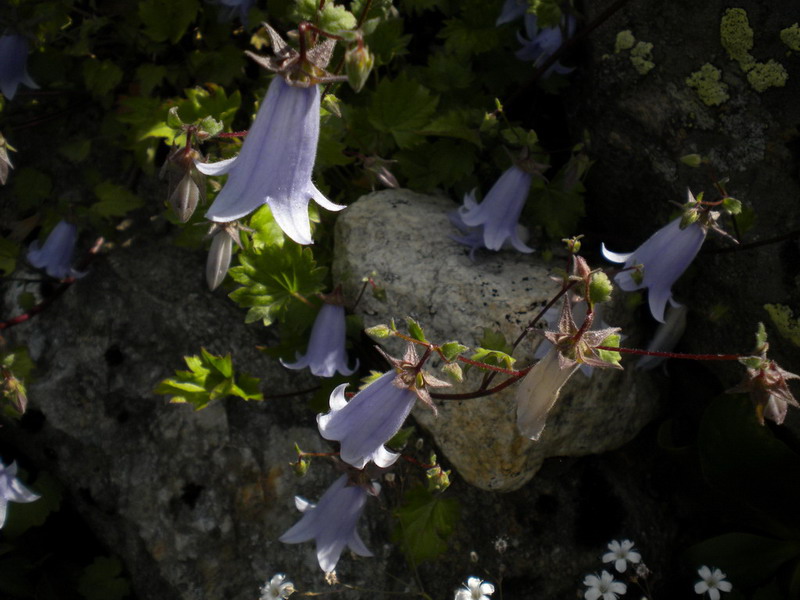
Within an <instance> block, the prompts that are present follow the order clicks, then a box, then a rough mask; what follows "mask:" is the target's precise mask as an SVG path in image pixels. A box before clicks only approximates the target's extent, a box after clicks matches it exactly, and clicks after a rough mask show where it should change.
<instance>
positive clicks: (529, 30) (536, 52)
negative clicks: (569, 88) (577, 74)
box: [516, 13, 575, 77]
mask: <svg viewBox="0 0 800 600" xmlns="http://www.w3.org/2000/svg"><path fill="white" fill-rule="evenodd" d="M524 23H525V33H526V34H527V36H528V37H524V36H522V35H521V34H517V39H518V40H519V43H520V44H522V48H520V49H519V50H517V53H516V57H517V58H518V59H520V60H529V61H532V62H533V64H534V66H537V67H538V66H539V65H541V64H542V63H544V62H545V61H546V60H547V59H548V58H550V57H551V56H552V55H553V54H555V52H556V51H557V50H558V49H559V48H560V47H561V45H562V44H563V43H564V40H565V39H569V38H570V37H572V36H573V35H574V34H575V17H573V16H571V15H564V17H563V18H562V19H561V25H560V26H559V27H543V28H541V29H540V28H539V24H538V20H537V18H536V15H535V14H533V13H526V14H525V18H524ZM572 70H573V69H572V68H570V67H565V66H564V65H562V64H561V63H559V62H556V63H554V64H553V66H551V67H550V68H549V69H547V71H546V72H545V74H544V76H545V77H547V76H549V75H550V74H551V73H553V71H555V72H556V73H559V74H561V75H566V74H567V73H570V72H572Z"/></svg>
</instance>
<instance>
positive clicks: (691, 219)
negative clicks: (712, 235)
mask: <svg viewBox="0 0 800 600" xmlns="http://www.w3.org/2000/svg"><path fill="white" fill-rule="evenodd" d="M699 218H700V214H699V213H698V212H697V211H696V210H694V209H689V210H687V211H684V213H683V215H681V224H680V228H681V229H686V228H687V227H688V226H689V225H691V224H692V223H695V222H697V220H698V219H699Z"/></svg>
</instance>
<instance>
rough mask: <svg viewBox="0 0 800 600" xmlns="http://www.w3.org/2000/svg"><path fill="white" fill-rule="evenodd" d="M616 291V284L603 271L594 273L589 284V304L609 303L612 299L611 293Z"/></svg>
mask: <svg viewBox="0 0 800 600" xmlns="http://www.w3.org/2000/svg"><path fill="white" fill-rule="evenodd" d="M613 290H614V284H613V283H611V279H609V278H608V275H606V274H605V273H603V272H602V271H598V272H597V273H592V279H591V281H590V282H589V302H591V303H592V304H597V303H598V302H607V301H608V300H610V299H611V292H612V291H613Z"/></svg>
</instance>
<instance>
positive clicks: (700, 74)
mask: <svg viewBox="0 0 800 600" xmlns="http://www.w3.org/2000/svg"><path fill="white" fill-rule="evenodd" d="M721 79H722V72H721V71H720V70H719V69H717V68H716V67H715V66H714V65H712V64H710V63H706V64H704V65H703V66H702V67H700V70H699V71H695V72H694V73H692V74H691V75H690V76H689V77H687V78H686V85H688V86H689V87H690V88H694V89H695V90H696V91H697V95H698V96H700V100H702V101H703V103H704V104H707V105H708V106H717V105H719V104H722V103H723V102H725V101H726V100H728V98H730V96H729V95H728V85H727V84H726V83H723V82H722V81H721Z"/></svg>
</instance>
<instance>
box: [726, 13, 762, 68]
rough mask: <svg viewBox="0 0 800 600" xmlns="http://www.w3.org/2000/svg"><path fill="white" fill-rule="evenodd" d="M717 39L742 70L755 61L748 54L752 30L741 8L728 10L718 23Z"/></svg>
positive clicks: (751, 45)
mask: <svg viewBox="0 0 800 600" xmlns="http://www.w3.org/2000/svg"><path fill="white" fill-rule="evenodd" d="M719 37H720V41H721V42H722V47H723V48H725V50H727V51H728V55H729V56H730V57H731V58H732V59H733V60H735V61H736V62H738V63H739V65H740V66H741V67H742V69H744V70H747V68H746V67H745V65H751V64H752V63H754V62H755V59H754V58H753V56H752V55H751V54H750V50H752V49H753V29H752V27H750V21H749V20H748V19H747V12H745V10H744V9H743V8H729V9H728V10H726V11H725V14H724V15H722V19H721V20H720V23H719Z"/></svg>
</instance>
